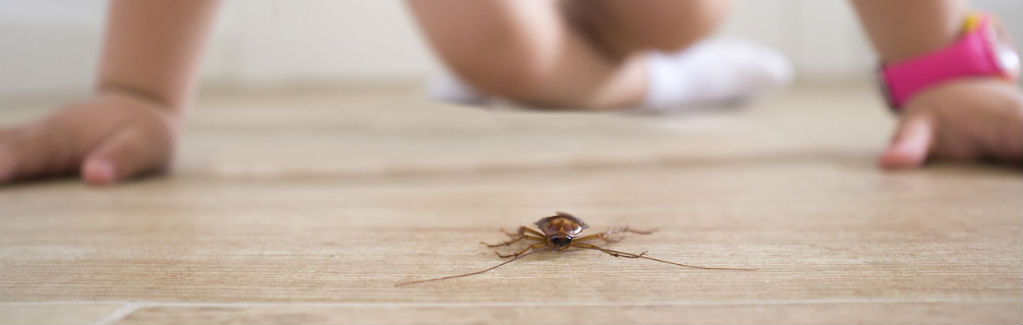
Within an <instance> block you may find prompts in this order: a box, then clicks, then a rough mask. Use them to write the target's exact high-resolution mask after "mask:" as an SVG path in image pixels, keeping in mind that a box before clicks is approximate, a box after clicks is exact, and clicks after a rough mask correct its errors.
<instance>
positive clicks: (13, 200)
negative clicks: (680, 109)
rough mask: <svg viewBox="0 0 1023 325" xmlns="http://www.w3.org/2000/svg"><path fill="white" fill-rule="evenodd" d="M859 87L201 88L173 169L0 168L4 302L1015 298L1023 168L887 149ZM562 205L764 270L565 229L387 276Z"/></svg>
mask: <svg viewBox="0 0 1023 325" xmlns="http://www.w3.org/2000/svg"><path fill="white" fill-rule="evenodd" d="M866 92H867V90H865V89H864V88H838V89H802V90H797V91H794V92H792V93H790V94H787V95H784V96H781V97H778V98H775V99H772V100H768V101H766V102H763V103H761V104H760V105H758V107H752V108H751V109H748V110H739V111H729V112H716V113H707V114H702V115H687V116H677V117H666V118H663V117H662V118H651V117H631V118H623V117H618V116H612V115H582V114H566V113H550V114H540V113H507V112H503V113H491V112H483V111H479V110H473V109H469V108H462V107H455V106H449V105H443V104H436V103H430V102H427V101H425V100H423V99H421V96H420V95H419V94H416V93H410V92H408V91H405V90H402V89H397V90H395V89H392V90H375V91H360V92H355V91H350V92H345V91H338V92H308V93H285V94H274V93H269V94H225V95H221V96H212V97H207V98H205V99H204V100H202V101H200V104H199V107H198V109H196V110H195V112H194V114H193V115H192V116H191V117H190V120H189V123H188V124H187V125H188V127H187V130H186V132H185V138H184V139H183V146H182V152H181V155H180V162H179V164H178V170H177V171H176V173H175V175H174V176H173V177H165V178H156V179H147V180H143V181H139V182H134V183H131V184H125V185H123V186H118V187H113V188H106V189H93V188H88V187H85V186H83V185H81V184H78V183H77V182H74V181H70V180H63V181H51V182H41V183H33V184H23V185H20V186H17V187H8V188H3V189H0V274H2V275H3V276H0V302H11V303H14V302H37V303H45V302H49V301H86V302H96V303H103V302H125V301H132V302H140V303H144V304H147V306H150V307H146V308H143V309H142V310H140V311H139V312H138V314H137V315H136V314H132V315H128V318H127V319H125V321H132V320H133V319H138V320H139V321H140V322H147V321H146V319H150V318H146V317H151V319H153V320H155V322H159V320H160V319H167V318H166V317H172V316H173V314H177V313H179V312H181V313H183V314H182V315H187V314H188V313H190V312H192V311H194V310H192V309H197V310H199V311H197V312H196V313H197V315H210V316H209V317H208V318H196V321H197V322H205V321H206V320H209V321H210V322H221V321H223V322H230V321H229V320H230V319H231V318H234V317H239V318H240V319H245V316H243V315H245V314H246V313H249V312H252V313H255V314H256V315H260V313H265V314H267V315H275V314H285V315H292V314H294V315H295V316H296V317H299V316H302V317H306V316H308V317H309V319H311V321H318V320H320V319H325V320H326V321H331V320H340V319H341V318H338V317H344V315H349V314H352V313H357V312H356V311H352V310H351V309H350V308H348V307H336V306H335V307H330V306H328V307H323V306H320V305H316V304H324V303H327V304H372V306H377V307H373V308H378V309H380V310H390V308H392V307H381V306H386V304H389V303H396V304H399V306H401V304H436V305H429V306H432V307H422V309H416V308H419V307H416V308H399V309H396V310H395V311H394V312H393V313H387V314H388V315H386V316H387V317H394V319H395V320H398V319H418V320H419V321H423V322H438V321H444V320H446V319H455V320H461V318H452V317H456V316H457V315H456V314H457V313H462V312H465V311H464V308H461V307H457V306H459V304H466V305H484V306H490V305H501V304H511V305H515V306H522V307H516V309H515V311H514V312H510V313H509V315H510V316H508V317H509V318H507V319H508V320H509V321H512V320H514V319H517V318H515V315H522V316H521V317H525V315H526V311H527V310H530V309H535V308H534V306H544V305H546V304H567V305H569V306H578V307H572V308H570V309H572V310H576V311H578V312H579V315H580V316H579V317H580V319H579V321H580V322H587V323H598V322H602V321H603V320H604V319H605V318H601V316H600V315H602V314H601V312H597V311H594V310H593V309H602V308H593V307H587V306H593V305H597V306H607V310H609V311H621V312H623V313H624V315H640V314H642V311H644V310H647V309H648V308H649V309H651V310H653V311H651V312H650V313H651V315H660V316H656V317H654V318H650V319H646V318H641V317H640V316H635V317H637V318H636V319H635V320H636V321H649V322H662V321H663V320H665V319H672V318H671V317H674V318H673V319H679V320H681V319H683V318H682V317H684V316H685V315H686V314H687V313H695V314H697V315H702V314H701V313H706V315H711V314H713V313H723V314H726V315H723V316H722V317H723V318H719V319H720V320H721V321H722V322H727V321H729V320H732V319H736V320H739V321H741V320H746V319H763V320H764V321H765V322H796V321H797V320H799V319H805V320H807V322H814V320H819V321H822V322H841V321H845V320H847V319H849V317H851V316H850V315H855V317H857V318H855V319H857V320H858V321H860V322H864V323H890V322H893V321H892V319H896V320H898V322H903V321H902V320H904V322H913V321H914V320H919V321H921V322H944V321H947V322H957V321H959V320H965V321H967V322H987V321H991V320H995V321H1000V320H1013V322H1018V321H1023V319H1021V317H1020V314H1019V309H1020V308H1018V307H1019V306H1020V305H1021V304H1023V245H1021V244H1023V243H1021V237H1020V236H1019V234H1020V233H1021V231H1023V218H1021V216H1023V210H1021V209H1020V207H1021V206H1023V179H1021V177H1020V172H1019V170H1018V169H1014V168H1005V167H998V166H983V165H963V164H947V163H945V164H937V165H934V166H931V167H929V168H926V169H923V170H917V171H906V172H884V171H881V170H878V169H877V168H876V167H875V166H874V159H875V154H876V153H877V151H878V150H880V148H881V147H882V146H883V144H884V143H885V142H886V138H887V136H888V132H889V128H890V126H891V124H892V118H891V116H888V115H886V113H885V112H884V110H883V109H882V108H881V107H880V103H879V102H878V101H877V100H876V99H873V98H872V97H870V96H866V95H864V94H865V93H866ZM32 114H38V111H36V110H28V109H27V110H25V111H19V112H16V113H13V114H12V115H10V116H13V117H10V118H9V119H8V120H7V121H8V123H10V121H14V120H18V119H21V118H28V117H30V116H31V115H32ZM555 210H562V211H568V212H572V213H574V214H576V215H578V216H580V217H582V218H583V219H584V220H586V221H587V222H588V223H589V224H590V225H591V226H592V227H593V229H591V230H589V231H600V230H602V229H605V228H607V227H613V226H619V225H625V224H628V225H631V226H635V227H641V228H657V229H659V231H658V232H657V233H654V234H652V235H649V236H629V237H628V238H626V240H624V241H623V242H621V243H618V244H615V245H613V247H614V248H617V249H621V250H626V251H634V252H640V251H645V250H648V251H649V254H651V255H652V256H657V257H663V258H666V259H670V260H676V261H680V262H685V263H691V264H700V265H710V266H737V267H759V268H761V270H760V271H756V272H734V271H703V270H687V269H679V268H675V267H672V266H668V265H663V264H656V263H652V262H649V261H638V260H630V259H615V258H612V257H609V256H607V255H603V254H601V253H599V252H593V251H571V252H565V253H559V254H555V253H550V254H543V255H540V254H538V255H535V256H530V257H528V258H525V259H522V260H520V261H517V262H515V263H512V264H509V265H508V266H506V267H504V268H501V269H498V270H495V271H493V272H490V273H487V274H483V275H479V276H475V277H469V278H463V279H457V280H450V281H445V282H435V283H425V284H421V285H416V286H410V287H401V288H395V287H394V286H393V285H394V284H395V283H397V282H401V281H408V280H414V279H422V278H428V277H436V276H443V275H450V274H453V273H460V272H468V271H472V270H477V269H480V268H485V267H488V266H491V265H493V264H495V263H497V262H499V261H500V259H498V258H497V257H495V256H494V255H493V254H492V253H491V252H490V251H488V250H487V249H485V248H483V247H481V246H480V245H479V244H478V243H479V242H480V241H488V242H494V241H500V240H502V239H503V235H501V234H500V233H499V232H498V231H497V230H498V229H499V228H506V229H512V228H514V227H517V226H519V225H528V224H530V223H532V222H533V221H535V220H536V219H538V218H540V217H542V216H546V215H550V214H551V213H553V212H554V211H555ZM846 302H852V303H846ZM230 303H244V304H252V303H270V304H280V303H285V304H287V305H286V306H285V307H273V308H269V309H267V310H265V311H260V308H247V307H223V306H222V305H220V304H230ZM307 303H308V304H312V305H308V306H307V305H303V304H307ZM669 303H670V304H672V305H665V304H669ZM161 304H171V305H161ZM173 304H196V305H194V306H192V305H184V306H179V305H173ZM380 304H382V305H380ZM446 304H456V305H453V306H454V307H453V306H452V305H446ZM332 306H333V305H332ZM708 306H709V307H708ZM1010 307H1012V308H1010ZM189 308H191V309H189ZM209 308H212V309H209ZM936 310H937V311H948V310H961V311H964V312H961V313H955V315H948V314H947V313H946V314H942V313H936V314H935V315H936V316H933V317H932V316H926V317H925V314H926V315H930V314H931V313H932V312H933V311H936ZM967 310H979V311H983V312H976V313H974V312H966V311H967ZM204 313H205V314H204ZM145 315H151V316H145ZM218 315H229V316H218ZM473 315H476V314H473ZM892 315H908V316H905V318H892V317H893V316H892ZM144 316H145V317H144ZM135 317H138V318H135ZM203 317H206V316H203ZM221 317H223V318H221ZM630 317H631V316H630ZM652 317H653V316H652ZM657 317H659V318H657ZM710 317H711V316H706V318H699V317H697V318H694V319H705V320H707V321H708V322H718V321H716V320H715V319H712V318H710ZM724 317H731V318H724ZM606 319H615V320H618V319H624V320H625V321H628V320H630V318H606ZM900 319H901V320H900ZM504 320H505V319H504V318H501V319H491V320H490V321H492V322H504ZM774 320H777V321H774ZM182 321H185V320H182ZM466 321H467V322H470V321H471V320H468V319H467V320H466ZM459 322H460V321H459Z"/></svg>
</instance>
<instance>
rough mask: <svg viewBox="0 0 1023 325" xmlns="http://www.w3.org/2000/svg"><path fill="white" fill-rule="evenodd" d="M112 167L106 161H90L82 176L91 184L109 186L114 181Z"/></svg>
mask: <svg viewBox="0 0 1023 325" xmlns="http://www.w3.org/2000/svg"><path fill="white" fill-rule="evenodd" d="M115 175H116V174H115V173H114V165H113V164H111V163H110V162H109V161H106V160H90V161H89V162H88V164H86V165H85V168H84V170H83V176H84V177H85V180H86V181H88V182H89V183H93V184H100V185H102V184H110V183H113V182H114V180H115V177H116V176H115Z"/></svg>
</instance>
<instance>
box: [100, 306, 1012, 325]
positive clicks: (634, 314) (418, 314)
mask: <svg viewBox="0 0 1023 325" xmlns="http://www.w3.org/2000/svg"><path fill="white" fill-rule="evenodd" d="M1021 307H1023V306H1021V304H1019V303H1015V302H1006V303H962V302H957V303H791V304H780V305H764V304H752V305H745V304H736V305H704V306H687V305H678V306H672V305H670V304H669V305H650V306H615V305H609V306H570V305H569V306H557V305H556V306H551V305H534V306H453V307H444V306H424V307H416V306H308V305H306V306H302V305H296V306H247V307H235V306H231V307H225V306H207V307H199V306H188V307H180V306H157V307H147V308H142V309H140V310H139V311H138V312H136V313H134V314H131V315H130V316H128V317H127V318H125V319H123V320H122V321H120V322H118V323H117V324H175V323H203V324H268V323H275V324H283V323H302V324H338V323H356V324H410V323H416V324H527V323H528V324H631V323H638V324H708V323H714V324H718V323H728V324H778V323H785V324H821V323H833V322H840V323H849V324H855V323H877V322H879V319H878V317H877V315H884V316H883V320H880V322H882V323H885V324H920V323H927V324H964V323H984V324H1007V323H1013V322H1014V321H1015V320H1018V319H1020V318H1021V317H1023V315H1021V314H1023V309H1021ZM1006 311H1014V312H1008V313H1007V312H1006Z"/></svg>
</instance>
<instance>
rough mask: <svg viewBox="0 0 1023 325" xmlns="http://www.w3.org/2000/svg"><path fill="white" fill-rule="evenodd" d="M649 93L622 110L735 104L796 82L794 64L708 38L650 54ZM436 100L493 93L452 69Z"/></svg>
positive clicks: (459, 100) (748, 45) (438, 85)
mask: <svg viewBox="0 0 1023 325" xmlns="http://www.w3.org/2000/svg"><path fill="white" fill-rule="evenodd" d="M647 74H648V78H647V93H646V95H645V96H644V99H643V103H642V104H641V105H639V106H641V107H638V108H637V109H627V110H620V111H618V112H622V113H637V112H638V113H670V112H675V111H680V110H685V109H687V108H693V107H706V106H720V105H733V104H736V103H741V102H743V101H746V100H749V99H752V98H753V97H756V96H757V95H760V94H763V93H765V92H768V91H771V90H775V89H778V88H782V87H784V86H786V85H788V84H789V83H790V82H791V81H792V66H791V64H790V63H789V61H788V59H786V58H785V56H783V55H782V54H781V53H778V52H777V51H775V50H773V49H770V48H767V47H764V46H760V45H757V44H755V43H752V42H747V41H741V40H722V39H715V40H706V41H702V42H699V43H697V44H694V45H693V46H690V47H689V48H686V49H685V50H682V51H679V52H675V53H662V52H651V53H649V54H647ZM427 91H428V94H429V96H430V98H432V99H434V100H440V101H445V102H450V103H456V104H467V105H478V106H480V107H489V105H486V103H487V102H492V101H491V99H493V98H490V97H489V96H487V95H486V94H483V93H481V92H479V91H476V90H475V89H473V88H472V86H469V85H468V84H466V83H465V82H462V80H460V79H459V78H458V76H455V75H454V74H452V73H451V72H448V71H445V72H443V73H442V74H441V75H440V76H437V77H435V78H433V79H432V80H431V81H430V83H429V88H428V90H427Z"/></svg>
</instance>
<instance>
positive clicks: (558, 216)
mask: <svg viewBox="0 0 1023 325" xmlns="http://www.w3.org/2000/svg"><path fill="white" fill-rule="evenodd" d="M535 225H536V228H537V229H539V230H536V229H532V228H529V227H526V226H522V227H519V230H518V232H506V231H504V230H502V232H504V233H505V235H508V237H510V238H509V239H508V240H507V241H505V242H501V243H497V244H487V243H483V242H481V243H480V244H483V245H486V246H487V247H489V248H492V249H494V252H495V253H497V256H499V257H501V258H511V259H509V260H507V261H504V262H502V263H500V264H497V265H494V266H491V267H489V268H487V269H483V270H479V271H475V272H469V273H464V274H457V275H449V276H445V277H440V278H433V279H425V280H416V281H409V282H402V283H398V284H395V285H394V286H395V287H398V286H404V285H410V284H417V283H423V282H430V281H440V280H447V279H453V278H461V277H467V276H470V275H476V274H480V273H485V272H488V271H491V270H493V269H496V268H499V267H501V266H504V265H505V264H508V263H511V262H513V261H515V260H517V259H520V258H523V257H526V256H529V255H532V254H533V253H536V252H542V251H554V252H560V251H564V250H566V249H569V248H573V247H575V248H582V249H592V250H598V251H601V252H604V253H607V254H608V255H611V256H614V257H626V258H642V259H647V260H651V261H655V262H660V263H666V264H671V265H676V266H680V267H685V268H693V269H702V270H729V271H756V270H758V269H755V268H735V267H709V266H698V265H690V264H682V263H677V262H672V261H666V260H662V259H659V258H654V257H650V256H647V255H646V253H647V252H642V253H639V254H635V253H628V252H622V251H617V250H613V249H608V248H604V247H600V246H597V245H593V244H590V243H587V241H592V240H596V239H600V240H603V241H604V242H605V243H615V242H618V241H619V240H620V238H619V237H618V236H619V235H622V234H625V233H634V234H640V235H649V234H652V233H653V232H654V230H650V231H641V230H635V229H631V228H629V227H627V226H626V227H618V228H612V229H610V230H608V231H605V232H602V233H598V234H593V235H588V236H582V237H580V235H582V232H583V230H586V228H589V226H587V225H586V223H585V222H583V221H582V220H581V219H579V218H577V217H576V216H573V215H571V214H568V213H565V212H557V213H555V215H553V216H550V217H545V218H542V219H540V220H538V221H537V222H536V223H535ZM522 240H528V241H532V242H534V243H533V244H532V245H529V246H527V247H526V248H523V249H522V250H520V251H518V252H515V253H513V254H502V253H501V252H500V251H498V250H497V249H496V248H497V247H503V246H509V245H511V244H514V243H517V242H519V241H522Z"/></svg>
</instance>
